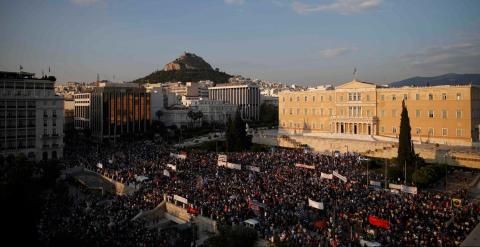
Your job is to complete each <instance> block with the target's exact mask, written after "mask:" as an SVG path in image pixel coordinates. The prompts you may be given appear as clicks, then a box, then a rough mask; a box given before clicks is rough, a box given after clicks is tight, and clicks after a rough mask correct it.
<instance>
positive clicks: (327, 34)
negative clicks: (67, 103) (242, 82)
mask: <svg viewBox="0 0 480 247" xmlns="http://www.w3.org/2000/svg"><path fill="white" fill-rule="evenodd" d="M478 9H480V2H479V1H474V0H473V1H472V0H470V1H446V0H437V1H430V0H429V1H427V0H422V1H415V2H413V1H412V2H409V1H389V0H322V1H320V0H310V1H308V0H299V1H289V0H257V1H254V0H205V1H193V0H191V1H190V0H185V1H153V0H152V1H141V2H137V1H115V0H65V1H60V0H50V1H49V0H44V1H26V0H18V1H6V0H0V22H1V23H2V25H0V31H1V32H2V33H4V34H6V35H3V37H2V42H1V43H0V54H2V57H1V58H0V70H5V71H17V70H18V66H19V65H22V66H23V68H24V71H29V72H33V73H36V74H37V75H41V71H42V70H44V71H45V72H47V71H48V68H49V67H50V68H51V70H52V74H53V75H55V76H56V77H57V78H58V81H57V82H59V83H63V82H65V81H84V82H90V81H94V80H95V79H96V76H97V73H99V74H100V78H101V79H108V80H112V79H113V75H115V78H116V80H118V81H131V80H134V79H137V78H139V77H143V76H145V75H148V74H150V73H151V72H153V71H155V70H158V69H162V68H163V65H164V64H166V63H168V62H170V61H172V60H173V59H175V58H177V57H178V56H179V55H181V53H182V52H183V51H189V52H193V53H195V54H197V55H199V56H201V57H203V58H204V59H205V60H206V61H207V62H208V63H210V64H211V65H212V66H213V67H218V68H219V69H220V70H222V71H225V72H227V73H229V74H233V75H237V74H239V75H243V76H245V77H250V78H258V79H264V80H271V81H281V82H287V83H296V84H300V85H317V84H339V83H342V82H346V81H350V80H352V78H353V76H352V72H353V69H354V68H355V67H356V68H357V70H358V76H357V77H358V79H360V80H363V81H371V82H376V83H379V84H383V83H385V82H392V81H397V80H402V79H406V78H409V77H414V76H435V75H441V74H446V73H459V74H464V73H480V70H479V68H478V63H479V62H480V42H479V41H480V32H479V30H480V16H478V14H477V12H478Z"/></svg>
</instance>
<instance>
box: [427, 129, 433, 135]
mask: <svg viewBox="0 0 480 247" xmlns="http://www.w3.org/2000/svg"><path fill="white" fill-rule="evenodd" d="M433 135H434V130H433V128H428V136H433Z"/></svg>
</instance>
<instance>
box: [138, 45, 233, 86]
mask: <svg viewBox="0 0 480 247" xmlns="http://www.w3.org/2000/svg"><path fill="white" fill-rule="evenodd" d="M230 77H232V76H231V75H229V74H227V73H225V72H222V71H220V70H219V69H218V68H217V69H213V68H212V66H211V65H210V64H209V63H207V62H206V61H205V60H203V58H201V57H200V56H197V55H195V54H193V53H187V52H185V53H184V54H182V55H181V56H180V57H179V58H177V59H175V60H174V61H172V62H170V63H167V64H166V65H165V66H164V67H163V70H160V71H155V72H153V73H151V74H150V75H147V76H145V77H143V78H139V79H137V80H135V81H133V82H136V83H164V82H176V81H181V82H190V81H191V82H196V81H201V80H210V81H213V82H215V83H226V82H228V79H229V78H230Z"/></svg>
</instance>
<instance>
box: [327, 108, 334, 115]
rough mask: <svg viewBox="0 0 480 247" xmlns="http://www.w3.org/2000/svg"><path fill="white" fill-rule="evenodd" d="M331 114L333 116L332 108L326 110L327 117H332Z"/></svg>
mask: <svg viewBox="0 0 480 247" xmlns="http://www.w3.org/2000/svg"><path fill="white" fill-rule="evenodd" d="M332 114H333V112H332V108H329V109H328V115H329V116H332Z"/></svg>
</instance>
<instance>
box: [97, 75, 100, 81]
mask: <svg viewBox="0 0 480 247" xmlns="http://www.w3.org/2000/svg"><path fill="white" fill-rule="evenodd" d="M99 81H100V74H99V73H97V83H98V82H99Z"/></svg>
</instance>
